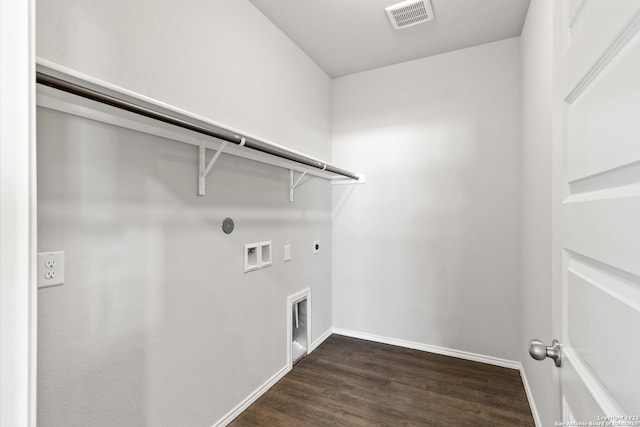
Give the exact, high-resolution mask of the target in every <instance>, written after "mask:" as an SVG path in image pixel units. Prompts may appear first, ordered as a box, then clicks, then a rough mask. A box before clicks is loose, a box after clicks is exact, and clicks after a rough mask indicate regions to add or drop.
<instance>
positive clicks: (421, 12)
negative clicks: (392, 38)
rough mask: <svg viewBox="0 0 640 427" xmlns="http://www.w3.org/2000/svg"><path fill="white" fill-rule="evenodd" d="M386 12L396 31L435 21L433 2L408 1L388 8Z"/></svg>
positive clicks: (424, 0)
mask: <svg viewBox="0 0 640 427" xmlns="http://www.w3.org/2000/svg"><path fill="white" fill-rule="evenodd" d="M384 10H385V12H387V16H388V17H389V20H390V21H391V25H393V28H395V29H396V30H401V29H403V28H407V27H411V26H413V25H417V24H422V23H423V22H428V21H431V20H432V19H433V8H432V7H431V0H407V1H403V2H400V3H397V4H394V5H393V6H389V7H386V8H385V9H384Z"/></svg>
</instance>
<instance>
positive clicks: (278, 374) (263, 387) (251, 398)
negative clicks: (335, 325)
mask: <svg viewBox="0 0 640 427" xmlns="http://www.w3.org/2000/svg"><path fill="white" fill-rule="evenodd" d="M331 334H333V329H332V328H329V329H328V330H327V331H326V332H325V333H323V334H322V335H320V337H318V339H317V340H315V341H314V342H313V344H311V346H309V353H311V352H312V351H313V350H315V349H316V348H317V347H318V346H319V345H320V344H322V343H323V342H324V341H325V340H326V339H327V338H329V337H330V336H331ZM290 370H291V369H290V368H289V367H288V366H285V367H283V368H282V369H280V370H279V371H278V372H276V373H275V375H274V376H272V377H271V378H269V379H268V380H267V381H266V382H265V383H264V384H262V385H261V386H260V387H258V388H257V389H256V390H255V391H254V392H253V393H251V394H250V395H249V396H248V397H247V398H246V399H245V400H243V401H242V402H240V403H239V404H238V405H237V406H236V407H235V408H233V409H232V410H231V411H229V412H228V413H227V415H225V416H224V417H222V418H221V419H220V420H219V421H218V422H217V423H215V424H214V425H213V427H224V426H226V425H227V424H229V423H230V422H231V421H233V420H234V419H235V418H236V417H237V416H238V415H240V414H241V413H242V412H243V411H244V410H245V409H247V408H248V407H249V406H251V404H252V403H253V402H255V401H256V400H258V398H260V396H262V395H263V394H265V393H266V392H267V391H268V390H269V389H270V388H271V387H273V386H274V385H275V383H277V382H278V381H280V380H281V379H282V377H284V376H285V375H286V374H287V373H288V372H289V371H290Z"/></svg>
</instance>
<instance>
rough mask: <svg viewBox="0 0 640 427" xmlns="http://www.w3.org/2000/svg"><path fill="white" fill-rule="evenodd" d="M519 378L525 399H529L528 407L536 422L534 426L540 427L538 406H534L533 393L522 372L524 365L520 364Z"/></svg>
mask: <svg viewBox="0 0 640 427" xmlns="http://www.w3.org/2000/svg"><path fill="white" fill-rule="evenodd" d="M520 378H522V384H523V385H524V391H525V393H527V400H528V401H529V407H530V408H531V414H532V415H533V421H534V422H535V423H536V427H542V421H540V414H539V413H538V408H536V402H535V400H533V393H532V392H531V388H530V387H529V381H527V374H526V373H525V372H524V366H522V364H520Z"/></svg>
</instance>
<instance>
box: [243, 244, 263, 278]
mask: <svg viewBox="0 0 640 427" xmlns="http://www.w3.org/2000/svg"><path fill="white" fill-rule="evenodd" d="M259 252H260V246H259V245H258V244H257V243H248V244H246V245H244V272H245V273H248V272H249V271H254V270H257V269H259V268H260V264H259V262H258V260H259V259H260V254H259Z"/></svg>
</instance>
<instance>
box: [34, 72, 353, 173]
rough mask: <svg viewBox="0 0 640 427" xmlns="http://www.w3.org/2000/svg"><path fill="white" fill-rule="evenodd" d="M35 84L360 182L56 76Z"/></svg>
mask: <svg viewBox="0 0 640 427" xmlns="http://www.w3.org/2000/svg"><path fill="white" fill-rule="evenodd" d="M36 82H37V83H39V84H42V85H45V86H49V87H52V88H54V89H58V90H62V91H65V92H68V93H71V94H74V95H78V96H81V97H83V98H87V99H91V100H92V101H96V102H100V103H102V104H107V105H110V106H112V107H116V108H120V109H122V110H126V111H129V112H132V113H135V114H140V115H141V116H145V117H149V118H151V119H154V120H158V121H161V122H164V123H168V124H170V125H173V126H178V127H181V128H183V129H188V130H190V131H193V132H197V133H200V134H203V135H207V136H212V137H214V138H217V139H221V140H223V141H228V142H231V143H233V144H236V145H240V144H241V142H242V139H244V140H245V143H244V146H245V147H247V148H251V149H252V150H256V151H260V152H262V153H266V154H270V155H272V156H276V157H280V158H282V159H286V160H290V161H292V162H296V163H301V164H303V165H307V166H311V167H314V168H317V169H320V170H324V171H326V172H331V173H334V174H336V175H342V176H345V177H347V178H351V179H355V180H358V179H359V178H358V176H357V175H356V174H354V173H353V172H349V171H347V170H344V169H340V168H338V167H335V166H333V165H330V164H327V163H323V162H321V161H319V160H316V159H313V158H310V157H305V156H302V155H299V154H296V153H293V152H291V151H288V150H285V149H282V148H279V147H274V146H273V145H271V144H269V143H267V142H263V141H260V140H257V139H254V138H248V137H245V136H242V135H236V134H233V135H229V134H225V133H222V132H220V131H219V130H217V129H213V128H209V127H206V126H202V125H200V124H197V123H193V122H189V121H187V120H183V119H180V118H177V117H173V116H170V115H169V114H165V113H161V112H159V111H155V110H152V109H150V108H147V107H143V106H141V105H137V104H134V103H133V102H129V101H125V100H122V99H119V98H116V97H114V96H111V95H107V94H105V93H102V92H99V91H97V90H94V89H90V88H87V87H84V86H80V85H78V84H75V83H72V82H68V81H66V80H63V79H60V78H57V77H53V76H50V75H48V74H45V73H43V72H40V71H38V72H36Z"/></svg>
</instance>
